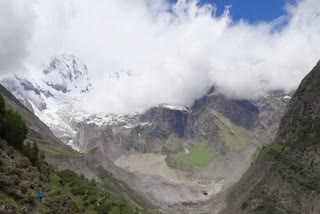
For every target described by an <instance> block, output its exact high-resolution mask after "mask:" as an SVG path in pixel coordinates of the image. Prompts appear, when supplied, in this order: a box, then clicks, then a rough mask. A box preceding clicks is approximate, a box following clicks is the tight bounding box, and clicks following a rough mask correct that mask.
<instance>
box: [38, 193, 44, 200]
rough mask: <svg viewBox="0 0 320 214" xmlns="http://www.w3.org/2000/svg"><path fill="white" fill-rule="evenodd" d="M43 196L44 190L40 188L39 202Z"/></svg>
mask: <svg viewBox="0 0 320 214" xmlns="http://www.w3.org/2000/svg"><path fill="white" fill-rule="evenodd" d="M43 196H44V192H43V190H40V192H39V200H40V202H41V201H42V198H43Z"/></svg>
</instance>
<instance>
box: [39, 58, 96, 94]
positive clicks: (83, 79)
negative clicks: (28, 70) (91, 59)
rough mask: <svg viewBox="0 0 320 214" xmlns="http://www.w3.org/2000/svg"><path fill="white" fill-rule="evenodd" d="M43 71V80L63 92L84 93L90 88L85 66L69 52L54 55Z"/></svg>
mask: <svg viewBox="0 0 320 214" xmlns="http://www.w3.org/2000/svg"><path fill="white" fill-rule="evenodd" d="M43 73H44V74H45V75H44V78H43V79H44V82H45V83H46V84H47V85H48V86H50V87H52V88H54V89H55V90H57V91H61V92H63V93H67V92H70V91H79V92H80V93H85V92H88V91H90V89H91V88H92V84H91V82H90V79H89V77H88V69H87V66H86V65H85V64H84V63H83V62H82V61H81V60H80V59H79V58H78V57H76V56H74V55H71V54H62V55H59V56H56V57H54V58H53V59H52V61H51V63H50V64H49V66H47V67H46V68H45V69H44V70H43Z"/></svg>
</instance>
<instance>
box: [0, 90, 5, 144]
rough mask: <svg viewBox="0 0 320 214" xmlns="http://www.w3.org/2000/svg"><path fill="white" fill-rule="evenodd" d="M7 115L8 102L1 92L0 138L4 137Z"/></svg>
mask: <svg viewBox="0 0 320 214" xmlns="http://www.w3.org/2000/svg"><path fill="white" fill-rule="evenodd" d="M5 116H6V103H5V100H4V98H3V96H2V95H1V94H0V138H3V137H4V134H3V127H4V122H5Z"/></svg>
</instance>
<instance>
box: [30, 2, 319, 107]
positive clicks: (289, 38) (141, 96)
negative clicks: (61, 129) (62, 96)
mask: <svg viewBox="0 0 320 214" xmlns="http://www.w3.org/2000/svg"><path fill="white" fill-rule="evenodd" d="M35 10H36V19H37V24H36V26H37V28H36V30H35V34H34V37H33V41H32V43H30V46H31V49H30V51H31V54H30V57H29V59H28V61H27V62H28V65H29V68H30V69H31V70H34V71H37V70H38V71H41V69H40V67H41V65H42V64H43V63H47V62H48V59H50V58H51V57H52V56H53V55H56V54H57V53H65V52H71V53H74V54H75V55H77V56H79V57H80V58H82V59H83V60H84V61H85V63H86V64H87V66H88V69H89V72H90V75H91V77H92V79H93V81H94V83H95V84H96V91H95V93H93V94H91V96H90V98H88V99H87V100H86V102H85V104H87V105H85V106H86V108H89V109H91V110H94V111H105V112H111V111H112V112H131V111H136V110H140V109H145V108H147V107H150V106H154V105H157V104H159V103H174V104H191V103H192V102H193V101H194V100H195V99H196V98H198V97H201V96H202V95H203V94H204V93H205V92H206V90H208V88H210V87H211V85H212V84H215V85H216V86H218V88H219V89H220V90H221V91H223V92H224V93H225V94H227V95H228V96H231V97H236V98H252V97H254V96H255V95H257V94H258V93H260V92H259V88H260V85H261V84H260V81H261V80H264V82H267V84H264V85H265V87H266V88H267V89H285V90H293V89H295V88H296V87H297V86H298V84H299V82H300V81H301V79H302V78H303V77H304V76H305V75H306V74H307V72H308V71H310V70H311V68H312V67H313V66H314V65H315V63H316V62H317V60H319V58H320V41H319V38H320V16H319V14H320V1H319V0H304V1H301V2H299V4H297V5H296V6H292V5H291V6H290V5H288V15H287V16H284V17H279V18H278V19H277V20H274V21H273V22H270V23H258V24H249V23H246V22H244V21H240V22H234V23H231V21H232V20H231V18H230V16H229V14H228V10H226V12H225V14H224V15H222V16H220V17H217V16H216V15H215V7H214V6H213V5H208V4H207V5H203V6H199V4H198V1H192V0H190V1H186V0H180V1H178V3H177V4H175V5H173V4H170V3H169V2H168V0H108V1H104V0H70V1H56V0H41V1H38V2H37V5H36V8H35ZM231 15H232V10H231ZM286 22H287V25H285V26H283V25H284V23H286ZM280 27H281V30H279V29H280ZM123 69H129V70H131V71H132V76H130V77H123V78H120V79H119V80H115V79H110V78H109V77H108V76H109V75H108V74H109V73H113V72H118V71H120V70H123Z"/></svg>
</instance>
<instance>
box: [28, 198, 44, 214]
mask: <svg viewBox="0 0 320 214" xmlns="http://www.w3.org/2000/svg"><path fill="white" fill-rule="evenodd" d="M42 203H43V202H41V203H40V202H39V201H37V203H36V205H35V206H34V208H33V209H32V210H31V211H30V212H29V214H39V211H40V209H41V207H42Z"/></svg>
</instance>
